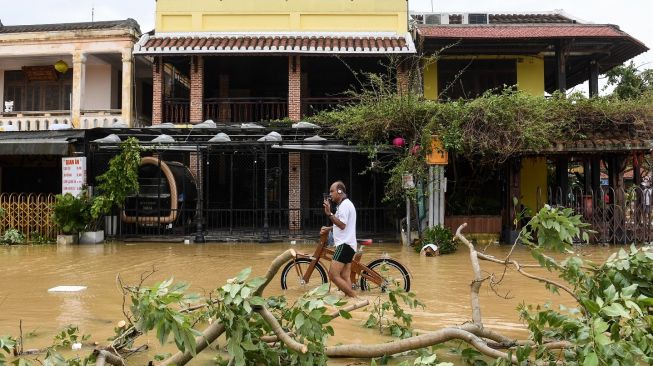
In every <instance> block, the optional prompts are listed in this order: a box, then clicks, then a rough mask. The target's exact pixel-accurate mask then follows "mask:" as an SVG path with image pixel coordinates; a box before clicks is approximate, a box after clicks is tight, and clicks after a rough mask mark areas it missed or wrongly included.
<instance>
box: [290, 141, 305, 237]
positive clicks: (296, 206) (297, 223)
mask: <svg viewBox="0 0 653 366" xmlns="http://www.w3.org/2000/svg"><path fill="white" fill-rule="evenodd" d="M301 161H302V159H301V154H300V153H298V152H291V153H289V154H288V209H289V212H290V217H289V220H288V222H289V227H288V229H289V230H290V232H291V233H293V232H297V231H299V230H301V229H302V212H301V207H302V206H301V197H302V179H301V176H302V164H301Z"/></svg>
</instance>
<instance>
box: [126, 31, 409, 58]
mask: <svg viewBox="0 0 653 366" xmlns="http://www.w3.org/2000/svg"><path fill="white" fill-rule="evenodd" d="M409 37H410V35H406V36H380V35H379V36H376V35H370V36H367V35H351V36H348V35H346V36H329V35H319V36H316V35H314V34H313V35H306V36H304V35H296V34H294V35H256V34H253V35H224V36H220V35H206V34H204V35H197V36H183V35H180V36H179V37H175V36H167V35H162V36H156V35H154V36H149V35H146V36H144V37H143V38H142V39H141V41H140V42H139V44H138V45H137V47H136V52H135V53H138V54H158V53H167V52H169V53H205V52H206V51H207V50H206V49H204V48H209V47H211V48H212V49H211V50H213V48H215V51H218V52H220V51H224V52H232V53H256V52H261V53H263V52H278V53H358V54H365V53H376V54H383V53H415V46H414V44H413V42H412V39H409Z"/></svg>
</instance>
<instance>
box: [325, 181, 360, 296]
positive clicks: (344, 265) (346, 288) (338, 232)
mask: <svg viewBox="0 0 653 366" xmlns="http://www.w3.org/2000/svg"><path fill="white" fill-rule="evenodd" d="M329 198H330V199H325V200H324V203H323V206H324V213H325V214H326V215H327V217H328V218H329V220H330V221H331V223H333V226H324V227H322V229H321V230H320V236H322V237H324V236H325V234H328V232H329V231H333V242H334V244H335V246H336V250H335V253H334V254H333V261H332V262H331V268H330V269H329V278H330V279H331V282H333V283H334V284H335V285H336V286H338V288H339V289H340V290H341V291H342V292H344V293H345V295H347V296H348V297H356V293H355V292H354V290H353V289H352V284H351V278H350V273H351V261H352V259H353V258H354V254H356V249H357V245H358V244H357V241H356V208H355V207H354V204H353V203H351V201H350V200H349V199H348V198H347V191H346V187H345V184H344V183H343V182H341V181H336V182H334V183H333V184H332V185H331V188H329ZM331 201H333V202H335V204H336V205H338V209H337V210H336V213H335V214H333V213H332V212H331Z"/></svg>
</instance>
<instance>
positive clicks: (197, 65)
mask: <svg viewBox="0 0 653 366" xmlns="http://www.w3.org/2000/svg"><path fill="white" fill-rule="evenodd" d="M202 121H204V57H202V56H191V57H190V123H192V124H197V123H201V122H202Z"/></svg>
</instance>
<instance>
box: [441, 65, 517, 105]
mask: <svg viewBox="0 0 653 366" xmlns="http://www.w3.org/2000/svg"><path fill="white" fill-rule="evenodd" d="M515 84H517V63H516V60H476V59H468V60H440V61H438V92H439V93H440V94H441V98H442V99H459V98H463V99H472V98H476V97H478V96H479V95H481V94H483V93H484V92H486V91H488V90H497V91H500V90H501V89H503V87H504V86H513V85H515Z"/></svg>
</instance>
